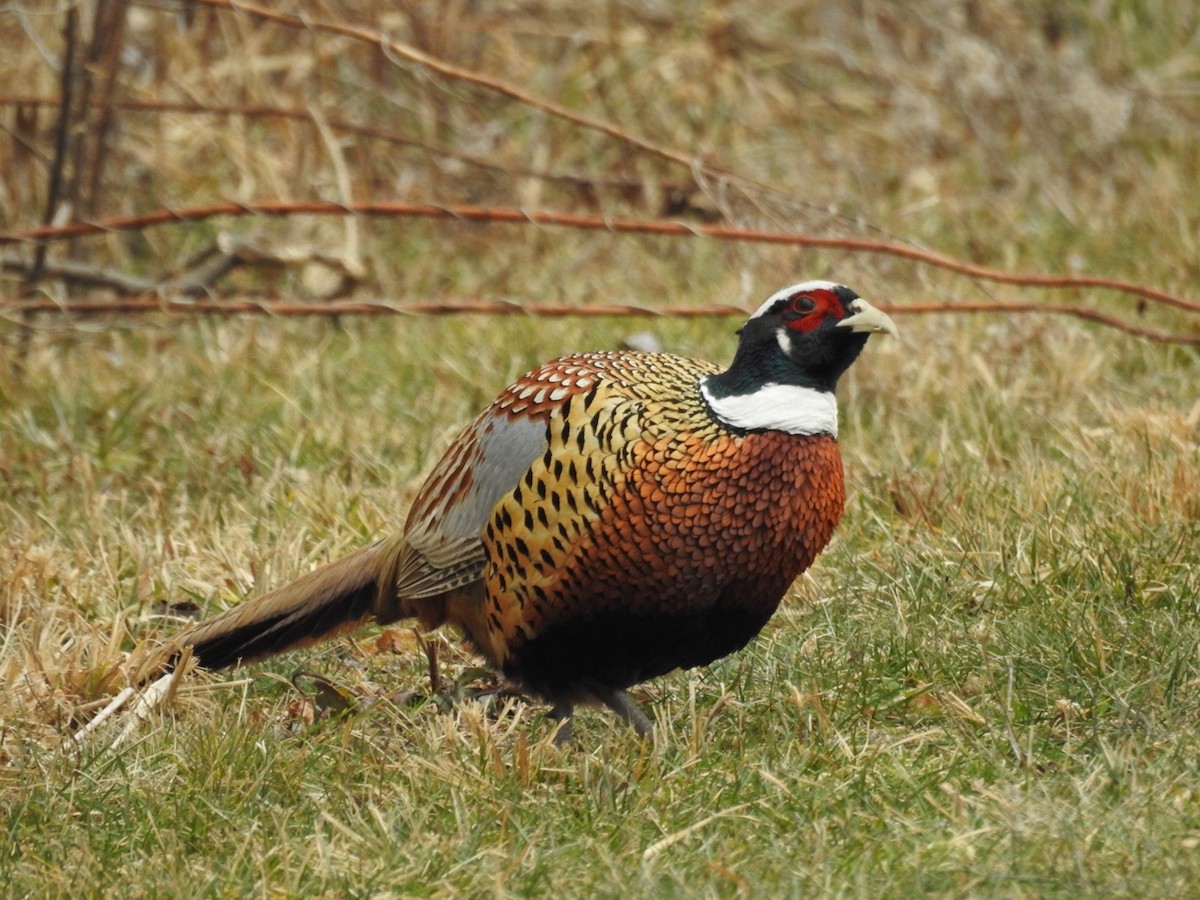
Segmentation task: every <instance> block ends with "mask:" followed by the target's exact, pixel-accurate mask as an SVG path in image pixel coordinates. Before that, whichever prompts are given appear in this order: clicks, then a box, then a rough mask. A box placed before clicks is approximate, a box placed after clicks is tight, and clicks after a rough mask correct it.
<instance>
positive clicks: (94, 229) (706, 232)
mask: <svg viewBox="0 0 1200 900" xmlns="http://www.w3.org/2000/svg"><path fill="white" fill-rule="evenodd" d="M251 215H261V216H290V215H318V216H330V215H333V216H345V215H361V216H373V217H374V216H378V217H390V218H427V219H443V220H453V221H461V222H490V223H497V224H517V225H541V226H557V227H563V228H574V229H583V230H591V231H609V232H612V233H614V234H644V235H654V236H660V237H707V238H713V239H715V240H725V241H746V242H752V243H765V244H776V245H786V246H794V247H812V248H819V249H833V250H846V251H850V252H858V253H876V254H885V255H889V256H895V257H900V258H902V259H908V260H911V261H913V262H917V263H923V264H925V265H930V266H934V267H936V268H940V269H945V270H946V271H950V272H955V273H957V274H959V275H965V276H967V277H970V278H977V279H980V280H982V281H992V282H995V283H998V284H1006V285H1010V286H1017V287H1036V288H1057V289H1063V288H1079V289H1104V290H1111V291H1117V292H1119V293H1125V294H1132V295H1134V296H1138V297H1141V298H1144V299H1145V300H1150V301H1152V302H1154V303H1161V304H1164V305H1166V306H1173V307H1175V308H1177V309H1182V310H1186V311H1188V312H1193V313H1198V312H1200V301H1196V300H1190V299H1188V298H1185V297H1181V296H1178V295H1176V294H1171V293H1168V292H1166V291H1160V290H1157V289H1155V288H1151V287H1148V286H1146V285H1142V284H1135V283H1133V282H1128V281H1121V280H1119V279H1114V278H1102V277H1097V276H1074V275H1042V274H1037V273H1021V272H1006V271H1004V270H1002V269H994V268H991V267H989V266H980V265H975V264H974V263H968V262H964V261H962V260H958V259H955V258H953V257H949V256H945V255H943V254H940V253H935V252H933V251H929V250H922V249H920V248H918V247H912V246H909V245H907V244H899V243H895V242H892V241H880V240H875V239H872V238H857V237H828V236H822V235H813V234H799V233H791V232H779V231H766V230H761V229H753V228H735V227H732V226H725V225H705V224H699V223H683V222H677V221H670V220H664V219H630V218H624V217H601V216H589V215H582V214H579V213H565V212H555V211H552V210H525V209H517V208H514V207H504V206H499V207H484V206H466V205H455V204H432V203H401V202H393V201H385V202H368V203H334V202H330V201H326V200H304V201H286V200H267V201H249V202H244V203H238V202H224V203H214V204H208V205H203V206H189V207H183V208H180V209H158V210H153V211H151V212H148V213H142V214H140V215H133V216H113V217H110V218H106V219H100V220H98V221H94V222H72V223H70V224H67V225H46V226H39V227H35V228H24V229H16V230H12V231H5V232H0V246H5V245H12V244H22V243H37V242H42V241H59V240H66V239H68V238H73V237H84V236H88V235H96V234H107V233H110V232H118V231H137V230H141V229H143V228H151V227H155V226H159V225H165V224H172V223H182V222H197V221H202V220H205V219H211V218H217V217H240V216H251Z"/></svg>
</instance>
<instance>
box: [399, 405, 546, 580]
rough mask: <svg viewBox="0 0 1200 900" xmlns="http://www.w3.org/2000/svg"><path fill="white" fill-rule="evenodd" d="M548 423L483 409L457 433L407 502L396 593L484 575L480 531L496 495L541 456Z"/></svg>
mask: <svg viewBox="0 0 1200 900" xmlns="http://www.w3.org/2000/svg"><path fill="white" fill-rule="evenodd" d="M546 427H547V426H546V422H545V421H543V420H542V419H541V418H540V417H526V416H516V417H514V416H509V415H507V414H505V413H503V412H497V411H493V410H490V409H489V410H488V411H486V412H484V413H483V414H482V415H481V416H480V417H479V418H477V419H476V420H475V421H474V422H472V423H471V425H469V426H468V427H467V429H466V430H465V431H464V432H463V433H462V434H461V435H459V436H458V438H456V439H455V441H454V443H453V444H452V445H451V447H450V449H449V450H448V451H447V452H446V454H445V456H443V457H442V459H441V460H440V461H439V462H438V464H437V466H436V467H435V468H434V470H433V472H432V473H431V474H430V476H429V478H428V480H427V481H426V485H425V489H424V490H423V491H422V492H421V495H420V496H419V497H417V500H416V502H415V503H414V504H413V509H412V512H411V514H410V516H409V519H408V524H407V526H406V528H405V539H406V543H407V545H408V548H407V552H406V558H405V560H404V561H403V563H402V564H401V566H400V567H399V571H398V573H397V574H398V578H397V584H396V591H397V593H398V594H399V595H400V596H402V597H411V598H414V599H418V598H420V597H430V596H434V595H436V594H441V593H444V592H445V591H448V590H453V589H454V588H457V587H461V586H463V585H464V584H469V583H471V582H472V581H475V580H477V579H478V578H480V577H482V575H483V566H484V562H485V560H486V555H485V553H484V549H483V532H484V529H485V528H486V527H487V524H488V521H489V520H490V518H491V515H492V510H493V509H494V508H495V506H496V504H497V503H498V502H499V501H500V498H501V497H503V496H505V495H506V494H508V493H510V492H512V491H513V490H514V489H515V488H516V487H517V485H518V484H519V483H520V481H521V479H522V478H523V477H524V476H525V473H526V472H527V471H528V470H529V467H530V466H531V465H533V463H534V461H535V460H538V459H540V458H541V457H542V456H544V455H545V453H546V449H547V447H548V443H547V440H546Z"/></svg>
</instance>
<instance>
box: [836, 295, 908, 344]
mask: <svg viewBox="0 0 1200 900" xmlns="http://www.w3.org/2000/svg"><path fill="white" fill-rule="evenodd" d="M850 309H851V310H852V311H853V312H854V315H852V316H848V317H847V318H845V319H842V321H840V322H838V323H837V327H838V328H849V329H850V330H851V331H869V332H872V333H875V332H880V331H884V332H887V333H888V334H890V335H891V336H892V337H894V338H898V337H900V332H899V331H897V330H896V323H895V322H893V321H892V319H891V316H889V315H888V314H887V313H885V312H884V311H883V310H880V309H876V308H875V307H874V306H872V305H871V304H870V303H868V302H867V301H866V300H864V299H863V298H862V297H858V298H856V299H854V300H852V301H851V302H850Z"/></svg>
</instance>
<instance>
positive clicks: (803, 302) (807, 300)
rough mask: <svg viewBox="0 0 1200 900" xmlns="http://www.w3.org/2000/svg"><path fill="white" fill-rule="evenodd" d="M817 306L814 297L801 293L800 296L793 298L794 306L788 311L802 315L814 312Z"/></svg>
mask: <svg viewBox="0 0 1200 900" xmlns="http://www.w3.org/2000/svg"><path fill="white" fill-rule="evenodd" d="M816 308H817V304H816V303H815V302H813V298H812V297H809V296H806V295H803V294H801V295H800V296H797V297H793V298H792V308H791V309H790V310H788V312H793V313H799V314H800V315H807V314H808V313H810V312H812V311H813V310H814V309H816Z"/></svg>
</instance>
